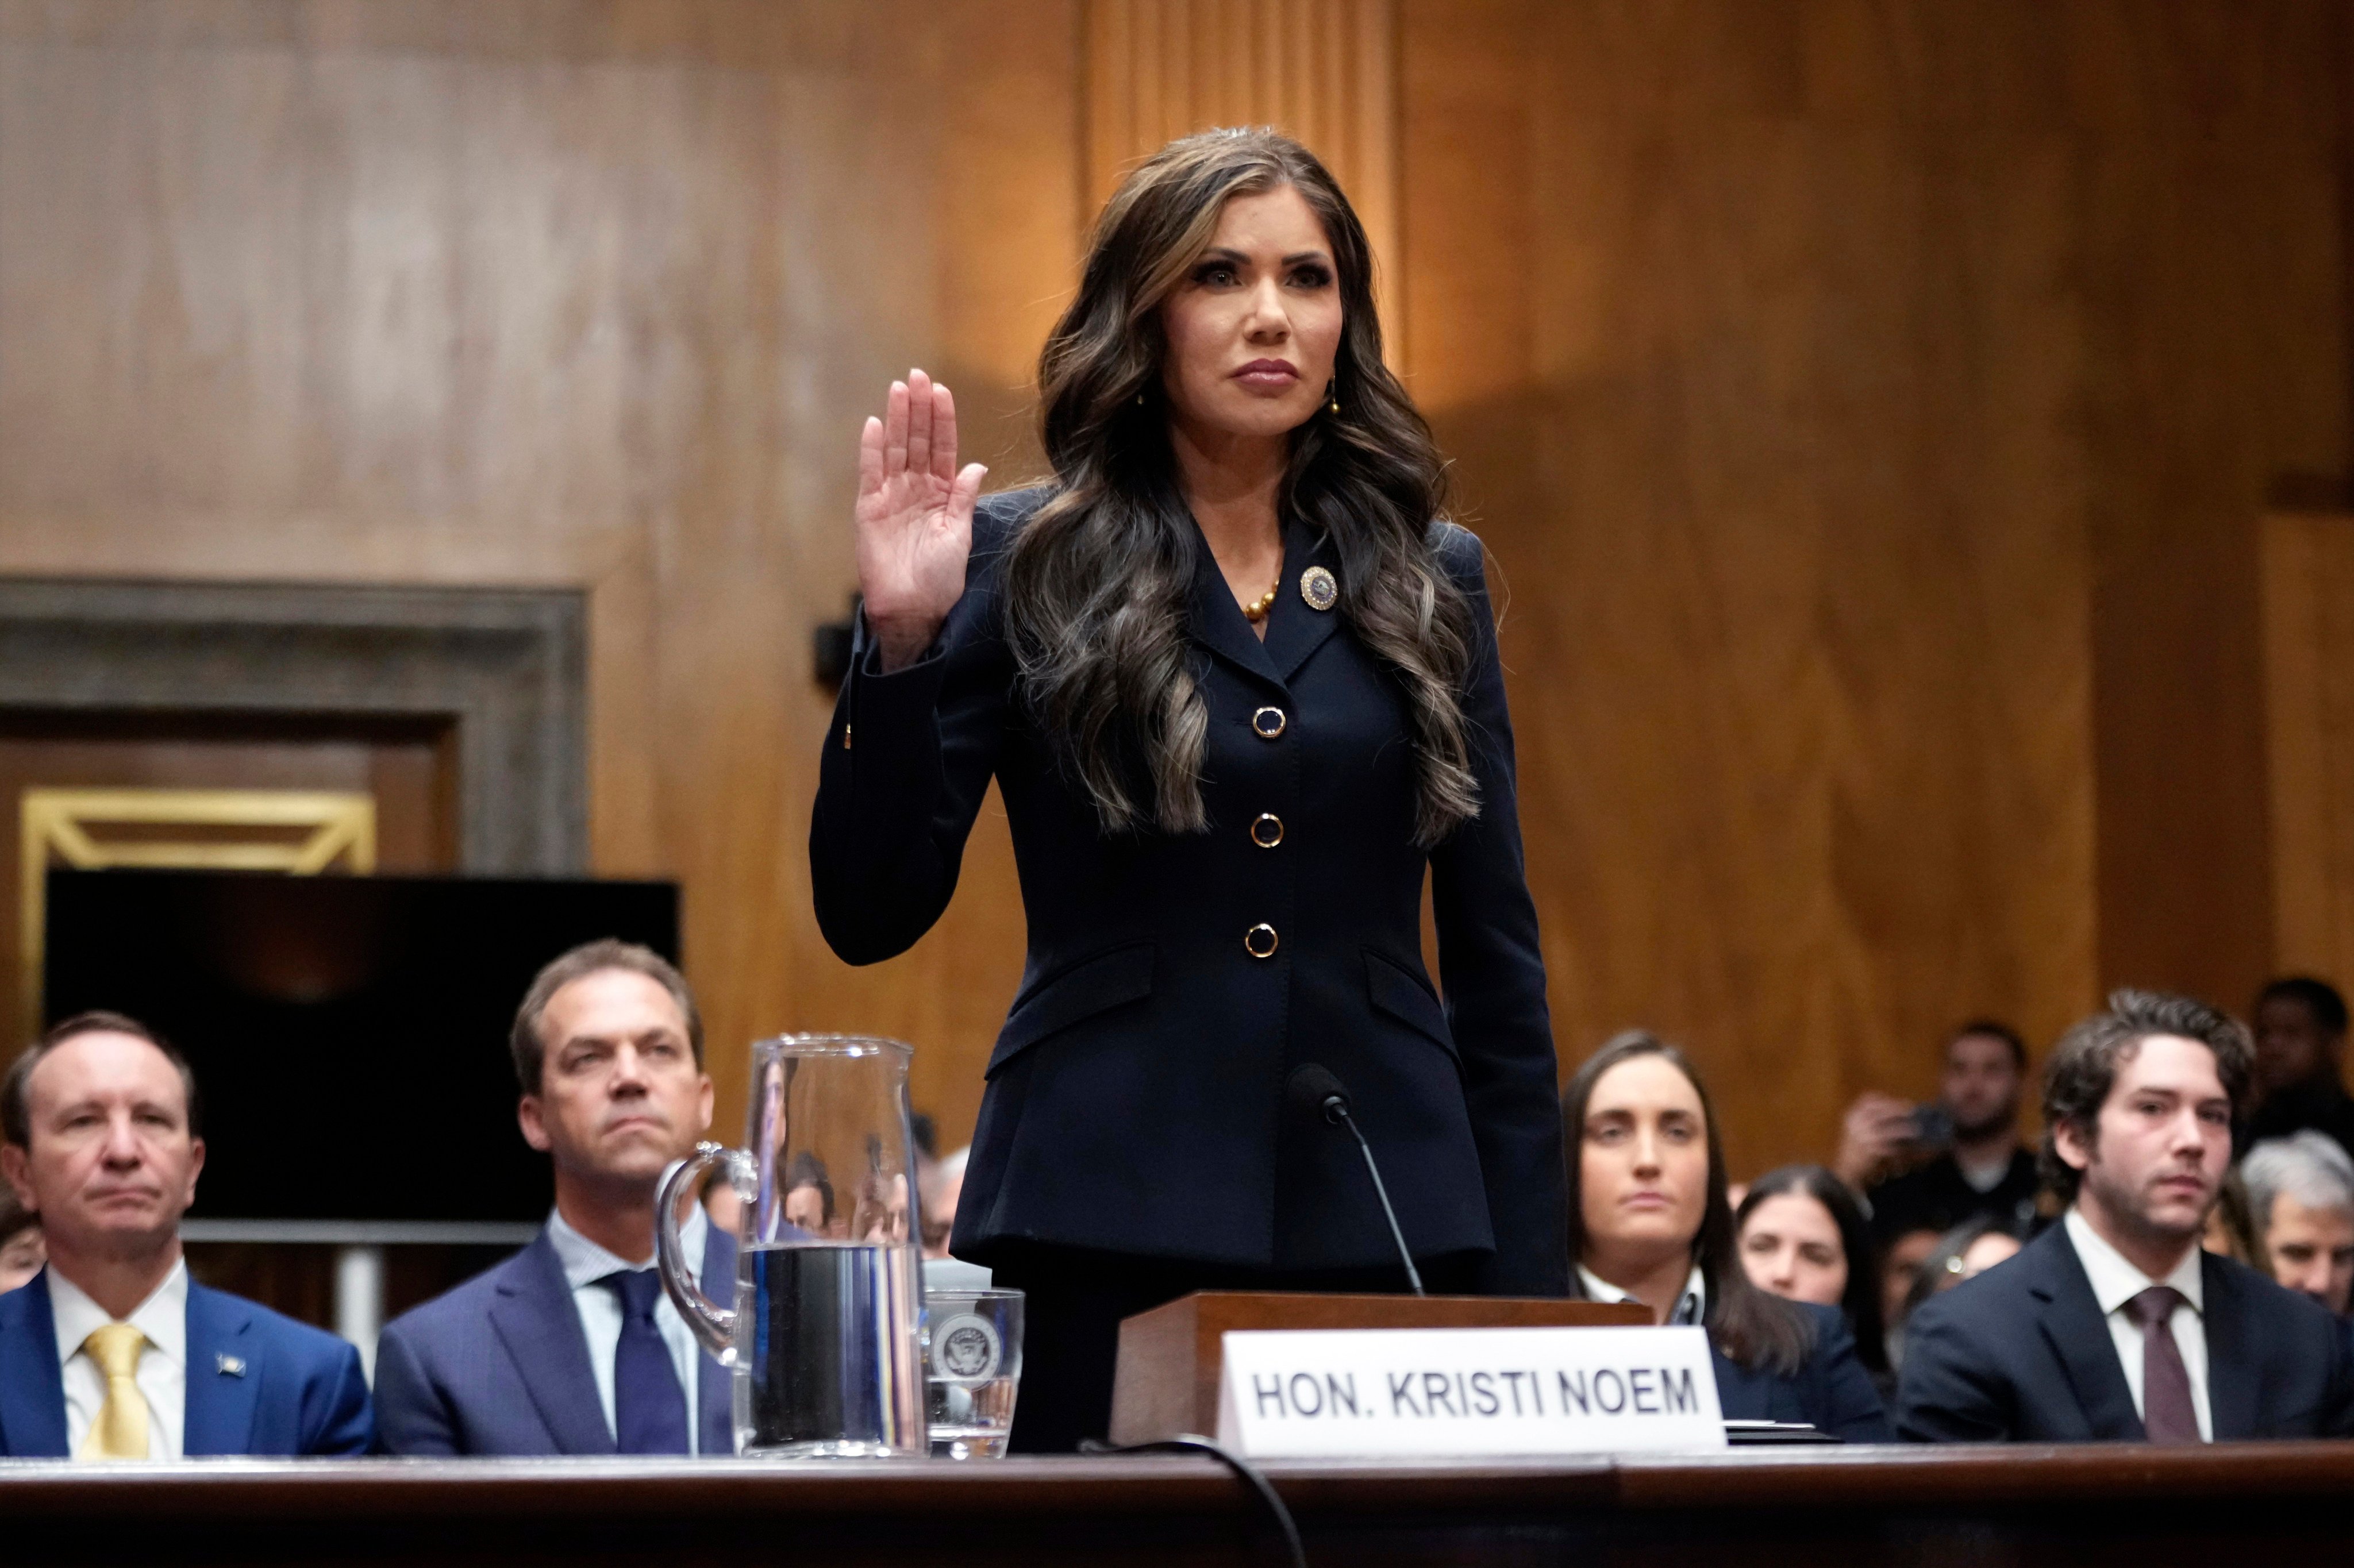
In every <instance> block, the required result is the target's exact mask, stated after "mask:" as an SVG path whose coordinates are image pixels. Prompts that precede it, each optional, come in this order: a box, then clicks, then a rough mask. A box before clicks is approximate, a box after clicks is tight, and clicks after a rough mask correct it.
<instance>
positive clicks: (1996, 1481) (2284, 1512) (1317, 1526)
mask: <svg viewBox="0 0 2354 1568" xmlns="http://www.w3.org/2000/svg"><path fill="white" fill-rule="evenodd" d="M1267 1471H1268V1473H1269V1475H1270V1476H1272V1477H1273V1478H1274V1479H1275V1483H1276V1486H1277V1488H1278V1490H1279V1491H1280V1492H1281V1494H1282V1495H1283V1497H1284V1499H1285V1500H1286V1501H1287V1502H1288V1504H1289V1506H1290V1508H1291V1510H1292V1512H1293V1514H1294V1516H1295V1517H1296V1518H1297V1519H1298V1520H1299V1526H1300V1529H1301V1531H1302V1532H1303V1534H1304V1535H1305V1537H1306V1540H1307V1546H1308V1556H1309V1561H1310V1563H1315V1564H1319V1565H1330V1568H1341V1565H1343V1564H1347V1565H1350V1568H1356V1565H1360V1564H1390V1563H1397V1564H1405V1563H1511V1564H1516V1565H1517V1564H1534V1563H1574V1564H1578V1565H1579V1568H1587V1565H1593V1564H1645V1565H1649V1564H1660V1565H1662V1568H1665V1565H1668V1564H1675V1565H1677V1568H1693V1565H1701V1564H1715V1563H1739V1564H1743V1565H1744V1568H1746V1565H1748V1564H1755V1563H1806V1564H1809V1565H1810V1568H1855V1565H1859V1564H1865V1563H1908V1564H1909V1563H1918V1564H1923V1565H1925V1568H1930V1565H1934V1568H1950V1565H1955V1564H1977V1563H1986V1564H2016V1563H2070V1564H2075V1563H2117V1564H2121V1565H2122V1564H2132V1565H2133V1568H2153V1565H2156V1564H2161V1563H2198V1564H2200V1565H2201V1568H2216V1565H2218V1564H2221V1565H2223V1568H2236V1565H2240V1564H2248V1565H2254V1564H2269V1563H2327V1562H2336V1561H2342V1560H2343V1559H2344V1558H2345V1556H2346V1555H2347V1553H2348V1551H2349V1546H2354V1529H2350V1528H2349V1526H2354V1443H2306V1444H2294V1445H2291V1444H2246V1445H2234V1446H2228V1447H2222V1448H2212V1449H2191V1450H2185V1449H2171V1450H2168V1449H2152V1448H2148V1447H2143V1446H2086V1447H2077V1448H2009V1449H1964V1448H1946V1449H1928V1448H1903V1447H1889V1448H1848V1449H1824V1448H1818V1449H1813V1450H1789V1449H1785V1450H1770V1449H1768V1450H1751V1451H1747V1452H1744V1451H1740V1450H1734V1451H1733V1452H1731V1453H1727V1454H1724V1455H1722V1456H1708V1457H1699V1458H1674V1459H1668V1458H1644V1459H1633V1458H1630V1459H1621V1460H1611V1459H1608V1458H1594V1459H1574V1460H1565V1461H1552V1462H1546V1463H1530V1464H1498V1463H1493V1462H1487V1463H1478V1464H1460V1465H1456V1464H1447V1465H1440V1464H1384V1465H1376V1466H1342V1465H1331V1464H1285V1465H1270V1466H1268V1467H1267ZM1280 1561H1281V1556H1280V1553H1279V1551H1278V1548H1277V1546H1276V1542H1275V1539H1274V1535H1273V1532H1272V1531H1271V1530H1270V1529H1269V1527H1268V1525H1267V1518H1266V1515H1265V1514H1264V1512H1263V1511H1262V1510H1261V1506H1260V1505H1259V1504H1258V1503H1257V1501H1256V1500H1255V1499H1252V1498H1251V1497H1250V1496H1249V1495H1248V1493H1247V1492H1246V1490H1245V1489H1244V1488H1243V1487H1242V1486H1240V1485H1239V1484H1238V1483H1237V1482H1236V1481H1235V1479H1234V1478H1233V1477H1232V1476H1231V1475H1229V1473H1228V1472H1227V1471H1225V1469H1224V1468H1223V1467H1220V1466H1218V1465H1216V1464H1214V1463H1213V1462H1211V1461H1209V1460H1207V1459H1199V1458H1193V1457H1117V1458H1113V1457H1106V1458H1067V1459H1011V1460H1004V1461H1000V1462H997V1463H974V1464H964V1465H959V1464H955V1463H951V1462H949V1461H945V1460H941V1461H929V1462H923V1463H916V1462H910V1463H906V1464H886V1463H846V1464H801V1465H779V1464H769V1463H765V1462H761V1461H757V1460H747V1461H713V1462H698V1461H680V1462H677V1463H668V1464H665V1463H648V1462H644V1461H637V1460H548V1461H456V1462H452V1461H420V1460H405V1461H404V1460H359V1461H341V1462H338V1461H313V1462H310V1463H306V1464H284V1463H258V1462H239V1461H228V1462H221V1461H214V1462H207V1463H199V1464H193V1465H188V1466H182V1467H153V1468H148V1467H138V1468H133V1467H106V1468H100V1467H86V1466H73V1465H66V1464H53V1463H37V1464H7V1463H0V1563H9V1564H11V1565H12V1568H13V1565H14V1564H18V1563H24V1564H48V1563H58V1564H66V1563H103V1564H110V1565H112V1564H122V1565H125V1568H127V1565H129V1564H133V1563H137V1564H141V1565H143V1568H147V1565H154V1568H170V1565H173V1564H177V1563H189V1564H207V1565H210V1564H228V1563H237V1564H240V1565H252V1568H269V1565H275V1564H311V1563H362V1564H384V1565H387V1568H389V1565H394V1564H412V1563H415V1564H432V1565H435V1568H454V1565H460V1564H472V1563H500V1564H504V1565H508V1568H533V1565H537V1564H549V1565H554V1564H559V1563H561V1564H620V1563H665V1564H678V1565H681V1568H684V1565H686V1564H715V1565H716V1564H723V1563H743V1564H747V1565H749V1564H753V1563H760V1564H771V1563H773V1564H780V1565H781V1564H790V1565H792V1568H819V1565H822V1564H832V1563H854V1564H882V1563H941V1564H951V1565H955V1568H965V1565H968V1564H971V1565H980V1564H1010V1563H1024V1564H1034V1563H1055V1562H1074V1563H1187V1564H1193V1563H1205V1564H1206V1563H1243V1564H1257V1563H1277V1562H1280Z"/></svg>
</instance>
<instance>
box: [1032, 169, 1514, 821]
mask: <svg viewBox="0 0 2354 1568" xmlns="http://www.w3.org/2000/svg"><path fill="white" fill-rule="evenodd" d="M1285 185H1288V186H1290V187H1292V188H1293V189H1295V190H1297V191H1299V194H1300V196H1302V197H1303V198H1304V199H1305V200H1306V201H1307V203H1308V205H1309V207H1310V209H1311V210H1312V211H1314V212H1315V214H1316V216H1317V217H1319V218H1320V219H1321V220H1322V222H1323V226H1324V233H1325V236H1326V238H1327V240H1328V242H1329V243H1330V245H1331V250H1332V260H1333V266H1334V270H1335V271H1336V273H1337V274H1338V283H1339V288H1340V291H1341V313H1342V324H1341V344H1340V349H1339V353H1338V355H1337V358H1336V361H1335V365H1334V371H1333V380H1334V390H1335V395H1336V397H1337V398H1338V400H1339V402H1340V405H1341V411H1340V412H1338V413H1335V412H1333V411H1332V410H1331V407H1330V406H1329V404H1327V405H1325V406H1322V407H1321V408H1320V412H1319V413H1318V414H1317V415H1316V416H1315V417H1314V418H1311V419H1310V420H1309V421H1308V422H1307V423H1306V424H1304V425H1302V426H1300V427H1299V429H1296V430H1294V431H1293V432H1292V436H1291V458H1290V463H1289V466H1288V470H1287V471H1286V473H1285V475H1284V482H1283V487H1282V492H1281V496H1280V501H1279V505H1280V507H1281V509H1282V513H1283V515H1284V518H1285V520H1286V521H1287V522H1288V521H1291V520H1294V519H1297V520H1299V521H1302V522H1304V523H1306V524H1308V525H1309V526H1310V527H1311V528H1313V529H1315V530H1317V531H1318V532H1320V533H1321V534H1323V535H1327V536H1328V537H1330V538H1331V541H1332V544H1333V546H1334V547H1335V549H1336V550H1337V552H1338V554H1339V556H1340V558H1341V573H1340V577H1341V599H1340V604H1339V607H1338V608H1339V613H1340V614H1341V617H1342V618H1343V620H1345V621H1346V623H1347V624H1348V626H1349V628H1350V629H1351V630H1352V631H1353V632H1354V633H1355V634H1356V636H1357V637H1358V639H1359V640H1360V641H1363V643H1364V645H1365V646H1366V647H1367V648H1369V649H1371V650H1372V651H1373V653H1374V654H1375V656H1377V657H1378V658H1379V659H1380V660H1381V661H1382V662H1384V664H1385V665H1387V666H1388V668H1389V669H1390V670H1391V671H1392V672H1393V673H1394V674H1395V676H1396V677H1397V680H1398V682H1399V684H1400V687H1401V689H1402V690H1403V691H1404V693H1405V697H1406V705H1407V711H1408V713H1409V714H1410V715H1411V728H1412V740H1413V744H1414V753H1415V761H1416V779H1417V787H1418V799H1417V804H1416V817H1415V842H1416V843H1417V844H1419V845H1420V846H1422V847H1423V848H1426V849H1427V848H1430V847H1433V846H1435V845H1437V843H1438V842H1440V841H1441V840H1443V839H1445V838H1446V837H1447V834H1448V833H1449V832H1452V831H1453V830H1454V828H1455V827H1456V826H1457V825H1458V824H1459V823H1461V822H1463V821H1466V820H1468V819H1469V818H1471V817H1474V816H1477V815H1478V814H1479V786H1478V782H1477V780H1476V779H1474V778H1473V777H1472V774H1471V769H1470V761H1469V749H1468V746H1467V741H1466V736H1465V734H1464V718H1463V710H1462V705H1461V694H1462V690H1463V685H1464V681H1465V676H1466V673H1467V672H1468V670H1469V665H1470V661H1471V650H1472V644H1473V636H1474V630H1475V629H1474V627H1473V617H1472V612H1471V607H1470V603H1469V599H1467V598H1466V596H1465V595H1464V594H1463V592H1462V591H1461V590H1460V589H1459V588H1457V587H1456V586H1455V583H1454V582H1453V580H1452V579H1451V578H1450V577H1448V576H1447V572H1446V570H1445V568H1444V567H1442V566H1441V565H1440V564H1439V562H1438V560H1437V556H1436V555H1435V553H1434V549H1433V545H1432V538H1433V524H1434V522H1435V521H1436V520H1437V519H1439V518H1441V517H1442V516H1443V515H1444V514H1445V503H1446V466H1445V464H1444V462H1443V461H1442V460H1441V459H1440V457H1439V455H1438V449H1437V446H1436V445H1435V444H1434V443H1433V441H1432V440H1431V437H1430V428H1429V427H1428V426H1427V425H1426V424H1425V423H1424V422H1423V418H1422V416H1421V415H1420V414H1419V413H1418V412H1416V409H1415V407H1414V403H1413V401H1412V399H1410V398H1409V397H1407V396H1406V393H1405V387H1401V386H1400V385H1398V381H1397V378H1396V377H1395V376H1392V375H1391V374H1390V372H1389V369H1388V367H1387V366H1384V364H1383V363H1382V329H1381V323H1380V321H1379V320H1378V319H1377V318H1376V316H1375V314H1374V312H1373V251H1372V248H1371V247H1370V246H1369V245H1368V244H1367V242H1366V239H1365V230H1364V226H1363V224H1361V223H1359V222H1358V221H1357V215H1356V213H1355V212H1354V210H1352V208H1351V207H1350V206H1349V200H1348V197H1347V196H1343V195H1342V194H1341V187H1340V186H1339V185H1338V184H1336V183H1335V182H1334V181H1333V179H1332V176H1331V175H1330V174H1329V173H1327V172H1326V170H1325V168H1324V165H1323V164H1320V163H1319V162H1318V161H1317V160H1316V158H1315V156H1314V155H1313V154H1310V152H1309V151H1308V150H1307V149H1306V148H1305V147H1302V146H1301V145H1300V144H1299V143H1297V142H1294V141H1292V140H1291V139H1289V138H1288V137H1286V136H1281V135H1278V134H1277V133H1276V132H1272V131H1267V130H1249V131H1231V130H1230V131H1209V132H1202V133H1201V134H1199V135H1194V136H1188V137H1185V138H1183V139H1182V140H1180V141H1176V142H1172V143H1170V144H1169V145H1168V146H1166V147H1164V148H1162V149H1161V151H1160V152H1159V153H1157V154H1154V155H1153V156H1152V157H1151V158H1150V159H1148V160H1147V161H1146V162H1145V163H1144V164H1141V165H1140V166H1139V167H1138V168H1137V169H1136V170H1135V171H1134V172H1133V173H1131V174H1130V175H1129V176H1128V178H1127V179H1126V180H1124V181H1123V182H1121V184H1120V187H1119V190H1118V191H1117V192H1116V193H1114V195H1113V196H1112V198H1111V200H1110V202H1109V203H1108V204H1107V205H1106V207H1104V210H1103V213H1102V216H1101V217H1098V218H1097V221H1096V228H1095V234H1094V238H1093V240H1092V242H1091V244H1090V247H1089V250H1088V255H1087V269H1086V271H1085V273H1084V274H1083V275H1082V278H1081V281H1080V283H1079V291H1078V297H1077V298H1076V299H1075V300H1073V301H1072V302H1071V307H1070V309H1069V310H1067V311H1066V312H1065V313H1064V314H1063V319H1062V320H1061V321H1060V322H1059V323H1056V325H1055V330H1054V333H1053V334H1051V335H1050V336H1049V337H1048V338H1047V339H1046V346H1045V349H1044V353H1043V354H1042V355H1040V356H1039V362H1038V382H1039V392H1040V404H1041V419H1042V423H1043V425H1044V446H1045V450H1046V456H1047V459H1048V461H1050V462H1052V464H1053V465H1054V486H1053V490H1052V493H1051V494H1050V495H1049V497H1048V499H1047V500H1046V501H1045V502H1044V504H1042V505H1041V506H1040V507H1039V509H1038V510H1037V511H1036V512H1035V513H1034V514H1033V515H1032V516H1031V518H1030V520H1029V521H1028V522H1027V523H1026V524H1024V525H1023V528H1022V530H1021V532H1020V533H1019V534H1018V535H1016V536H1015V538H1014V540H1013V544H1012V546H1011V547H1010V550H1009V553H1008V557H1007V562H1006V575H1005V616H1006V626H1007V630H1008V633H1009V635H1010V640H1011V641H1012V643H1013V649H1014V653H1015V657H1016V658H1017V660H1018V661H1019V662H1020V666H1021V671H1022V676H1023V685H1024V688H1025V692H1026V694H1027V697H1028V699H1029V701H1030V703H1031V704H1032V705H1033V707H1034V711H1035V712H1036V713H1037V714H1038V715H1039V716H1040V718H1041V719H1042V721H1043V722H1044V724H1045V726H1046V727H1047V729H1048V731H1049V732H1050V733H1052V734H1055V735H1056V736H1059V737H1060V738H1061V740H1062V741H1063V743H1064V745H1065V748H1066V757H1067V760H1068V762H1069V763H1070V765H1071V766H1072V768H1073V769H1074V771H1075V772H1076V777H1077V779H1078V780H1079V782H1080V784H1081V785H1082V786H1083V787H1084V788H1085V789H1086V790H1087V794H1088V796H1089V797H1090V798H1091V799H1092V800H1093V801H1094V803H1095V807H1096V811H1097V817H1098V819H1099V820H1100V821H1101V823H1102V825H1103V828H1104V831H1106V832H1131V831H1137V830H1140V829H1143V828H1145V827H1147V826H1150V827H1154V828H1158V829H1159V830H1160V831H1161V832H1172V833H1182V832H1204V831H1205V830H1206V829H1207V828H1208V826H1209V818H1208V813H1207V811H1206V810H1205V809H1204V805H1203V801H1202V785H1201V775H1202V757H1203V751H1204V742H1205V740H1206V737H1207V734H1208V728H1209V714H1208V710H1207V708H1206V706H1205V705H1204V702H1203V699H1202V693H1201V688H1200V685H1199V683H1198V682H1197V680H1196V678H1195V673H1194V666H1193V662H1192V659H1193V655H1192V654H1191V653H1190V652H1189V650H1188V647H1187V643H1186V639H1185V613H1186V600H1187V596H1188V594H1189V592H1190V591H1191V588H1192V586H1193V575H1194V569H1195V566H1196V564H1197V561H1198V559H1199V552H1201V551H1202V550H1203V549H1204V548H1205V547H1206V546H1204V543H1203V541H1202V536H1201V532H1200V530H1199V529H1198V528H1197V527H1196V526H1195V525H1194V523H1193V516H1192V514H1191V513H1190V512H1189V511H1188V510H1187V508H1186V504H1185V499H1184V496H1183V495H1182V493H1181V491H1180V488H1179V485H1178V481H1177V471H1176V461H1175V458H1174V455H1173V454H1172V450H1171V447H1170V441H1169V414H1168V409H1167V407H1166V400H1165V398H1164V397H1163V395H1162V392H1161V363H1162V358H1163V356H1164V355H1165V354H1166V352H1167V349H1166V343H1165V340H1164V338H1163V336H1162V333H1161V304H1162V302H1164V301H1165V300H1167V299H1168V297H1169V295H1170V294H1171V293H1172V291H1174V290H1175V289H1176V287H1177V286H1178V284H1179V283H1180V282H1181V281H1182V280H1183V279H1184V278H1185V277H1186V275H1187V274H1188V272H1189V271H1190V270H1191V269H1192V267H1193V264H1194V262H1195V260H1197V259H1198V258H1199V257H1200V256H1201V254H1202V252H1203V251H1204V249H1207V248H1208V246H1209V243H1210V240H1211V238H1212V236H1213V235H1214V232H1215V231H1216V228H1217V223H1218V216H1219V213H1220V211H1221V210H1222V209H1223V207H1225V203H1226V202H1227V201H1228V200H1229V199H1231V198H1233V197H1235V196H1246V195H1257V194H1259V193H1262V192H1266V191H1270V190H1275V189H1278V188H1279V187H1281V186H1285ZM1140 397H1141V399H1142V400H1141V401H1139V398H1140Z"/></svg>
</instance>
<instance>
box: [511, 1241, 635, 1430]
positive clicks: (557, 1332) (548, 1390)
mask: <svg viewBox="0 0 2354 1568" xmlns="http://www.w3.org/2000/svg"><path fill="white" fill-rule="evenodd" d="M491 1327H492V1328H493V1330H495V1331H496V1332H497V1334H498V1336H499V1342H500V1343H501V1344H502V1345H504V1346H505V1347H506V1352H507V1355H508V1358H509V1359H510V1360H512V1361H514V1366H515V1371H516V1372H518V1373H519V1374H521V1376H522V1378H523V1386H524V1390H525V1393H529V1394H530V1395H531V1403H532V1404H533V1406H534V1407H535V1409H537V1410H538V1412H539V1418H540V1420H541V1421H542V1422H544V1423H545V1424H546V1426H547V1431H548V1436H551V1437H553V1438H555V1439H556V1446H557V1452H559V1453H564V1454H610V1453H612V1452H613V1451H614V1449H613V1434H612V1430H611V1429H610V1427H608V1426H607V1425H605V1409H604V1406H603V1405H601V1404H599V1403H598V1400H597V1374H596V1372H595V1371H594V1369H592V1368H591V1367H590V1366H589V1364H588V1336H587V1335H585V1334H583V1333H582V1332H581V1331H580V1313H579V1310H578V1308H575V1307H574V1306H573V1305H572V1287H571V1286H570V1285H569V1284H568V1283H567V1281H566V1280H565V1277H564V1265H563V1264H562V1263H561V1262H559V1261H558V1260H557V1255H556V1245H555V1244H554V1243H553V1242H550V1241H549V1240H548V1239H547V1233H546V1231H545V1230H543V1231H541V1232H540V1233H539V1235H538V1238H537V1239H536V1240H535V1241H534V1242H533V1243H532V1244H531V1245H529V1246H527V1247H525V1248H524V1250H523V1252H522V1254H521V1255H519V1256H518V1257H517V1258H516V1259H515V1261H514V1266H513V1267H512V1268H510V1269H509V1270H508V1271H507V1273H506V1275H505V1277H504V1278H502V1279H501V1280H500V1281H499V1284H498V1299H497V1300H495V1301H494V1302H493V1303H492V1304H491Z"/></svg>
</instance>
